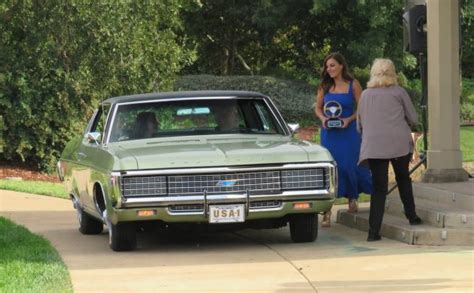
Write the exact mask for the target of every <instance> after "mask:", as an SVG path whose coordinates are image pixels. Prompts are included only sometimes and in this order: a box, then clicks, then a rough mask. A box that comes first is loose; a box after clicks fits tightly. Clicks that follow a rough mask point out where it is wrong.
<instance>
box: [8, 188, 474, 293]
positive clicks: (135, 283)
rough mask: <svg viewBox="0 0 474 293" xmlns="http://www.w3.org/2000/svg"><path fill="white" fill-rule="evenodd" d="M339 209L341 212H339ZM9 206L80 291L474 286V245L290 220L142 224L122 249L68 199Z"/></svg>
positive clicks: (12, 199)
mask: <svg viewBox="0 0 474 293" xmlns="http://www.w3.org/2000/svg"><path fill="white" fill-rule="evenodd" d="M333 214H335V213H333ZM0 215H1V216H5V217H8V218H10V219H12V220H13V221H15V222H17V223H19V224H21V225H24V226H26V227H27V228H28V229H30V230H31V231H32V232H34V233H38V234H41V235H43V236H45V237H46V238H48V239H49V240H50V241H51V242H52V244H53V245H54V246H55V247H56V249H57V250H58V251H59V253H60V254H61V256H62V258H63V260H64V262H65V263H66V265H67V266H68V268H69V270H70V273H71V278H72V283H73V286H74V291H75V292H99V291H100V292H124V291H129V292H137V291H148V292H149V291H160V292H163V291H182V292H184V291H185V292H189V291H195V292H209V291H218V292H226V291H253V292H278V291H280V292H290V291H291V292H293V291H298V292H473V290H474V289H473V288H474V275H473V274H474V248H473V247H445V246H443V247H423V246H410V245H406V244H403V243H399V242H396V241H392V240H389V239H383V240H382V241H380V242H376V243H368V242H366V241H365V239H366V235H365V233H363V232H359V231H355V230H352V229H348V228H345V227H343V226H341V225H338V224H334V225H333V227H331V228H329V229H327V228H324V229H320V233H319V237H318V240H317V241H316V242H314V243H304V244H294V243H291V242H290V239H289V233H288V229H287V228H282V229H276V230H244V231H239V232H233V233H203V234H199V235H187V236H185V237H177V236H169V235H153V234H151V233H146V232H144V233H140V235H139V239H138V249H137V250H136V251H133V252H122V253H117V252H113V251H111V250H110V249H109V248H108V244H107V234H106V233H105V232H104V233H103V234H101V235H95V236H86V235H81V234H80V233H79V232H78V230H77V223H76V215H75V212H74V210H73V208H72V204H71V203H70V202H69V201H67V200H62V199H56V198H51V197H44V196H36V195H29V194H25V193H17V192H11V191H5V190H0Z"/></svg>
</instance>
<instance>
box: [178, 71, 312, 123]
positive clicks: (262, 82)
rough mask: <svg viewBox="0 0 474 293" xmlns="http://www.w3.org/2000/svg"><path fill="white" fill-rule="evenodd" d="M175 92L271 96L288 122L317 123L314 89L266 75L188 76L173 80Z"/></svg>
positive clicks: (304, 84)
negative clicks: (239, 93) (193, 91)
mask: <svg viewBox="0 0 474 293" xmlns="http://www.w3.org/2000/svg"><path fill="white" fill-rule="evenodd" d="M174 89H175V90H179V91H187V90H246V91H255V92H259V93H262V94H264V95H267V96H269V97H271V98H272V100H273V101H274V102H275V104H276V105H277V107H278V109H279V110H280V111H281V113H282V115H283V116H284V117H285V120H286V121H287V122H296V121H298V122H300V123H301V124H302V125H309V124H315V123H317V119H316V118H315V114H314V102H315V93H316V89H315V88H314V87H313V86H310V85H308V84H306V83H303V82H297V81H288V80H283V79H277V78H273V77H268V76H214V75H187V76H182V77H181V78H179V79H178V80H177V81H176V83H175V85H174ZM318 121H319V120H318Z"/></svg>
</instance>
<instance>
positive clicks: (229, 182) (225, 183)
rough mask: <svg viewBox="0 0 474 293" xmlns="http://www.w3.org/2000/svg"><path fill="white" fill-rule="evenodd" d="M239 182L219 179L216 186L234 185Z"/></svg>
mask: <svg viewBox="0 0 474 293" xmlns="http://www.w3.org/2000/svg"><path fill="white" fill-rule="evenodd" d="M236 183H237V180H219V181H217V184H216V186H219V187H232V186H234V185H235V184H236Z"/></svg>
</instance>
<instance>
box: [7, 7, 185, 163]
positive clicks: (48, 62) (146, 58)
mask: <svg viewBox="0 0 474 293" xmlns="http://www.w3.org/2000/svg"><path fill="white" fill-rule="evenodd" d="M181 6H182V4H180V3H178V2H176V1H167V2H166V3H161V2H159V1H158V2H155V1H151V2H146V3H145V2H136V1H125V2H124V1H113V0H105V1H85V2H84V1H78V0H71V1H63V2H56V1H31V0H25V1H7V2H6V3H5V4H1V5H0V16H1V17H0V44H1V46H0V47H1V48H2V49H1V50H0V117H1V118H0V150H2V152H1V153H0V161H2V160H5V161H23V162H27V163H29V164H30V165H33V166H36V167H38V166H39V167H40V168H42V169H45V170H51V169H52V167H53V166H54V162H55V160H56V158H57V157H58V156H59V154H60V152H61V150H62V149H63V148H64V146H65V144H66V142H67V141H68V140H69V139H70V138H71V137H72V136H74V135H77V134H79V133H81V131H82V128H83V126H84V122H85V119H86V118H88V117H89V116H90V114H91V112H92V111H93V108H94V107H96V106H97V104H98V102H99V101H100V99H102V98H107V97H109V96H114V95H121V94H130V93H137V92H150V91H157V90H166V89H170V88H171V85H172V83H173V82H174V77H175V73H176V72H178V71H179V70H180V69H181V68H182V67H183V66H184V65H185V64H186V63H188V62H191V61H192V57H193V54H192V53H191V52H189V51H187V50H186V49H184V48H183V46H182V45H181V44H180V43H179V40H178V37H177V36H176V33H175V32H177V31H179V30H180V20H179V17H178V13H177V11H178V10H180V9H181ZM151 28H155V29H151ZM150 44H152V45H150Z"/></svg>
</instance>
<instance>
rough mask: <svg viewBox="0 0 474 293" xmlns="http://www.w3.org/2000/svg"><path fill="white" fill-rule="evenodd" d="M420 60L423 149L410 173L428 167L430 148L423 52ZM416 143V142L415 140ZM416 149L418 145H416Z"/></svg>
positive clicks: (393, 188)
mask: <svg viewBox="0 0 474 293" xmlns="http://www.w3.org/2000/svg"><path fill="white" fill-rule="evenodd" d="M418 62H419V66H420V79H421V100H420V108H421V125H422V127H423V151H422V152H421V154H420V161H419V162H418V163H417V164H416V165H415V166H413V168H412V169H411V170H410V172H409V174H412V173H413V172H415V170H416V169H418V167H420V166H421V165H422V164H423V165H424V166H425V168H426V157H427V156H426V151H427V150H428V133H427V130H428V119H427V117H428V115H427V109H428V86H427V81H428V79H427V75H426V65H427V64H426V57H425V55H424V54H423V53H419V54H418ZM415 143H416V142H415ZM415 149H416V145H415ZM395 188H397V184H396V183H395V185H394V186H392V187H391V188H390V189H389V190H388V191H387V195H388V194H390V193H391V192H392V191H394V190H395Z"/></svg>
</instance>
